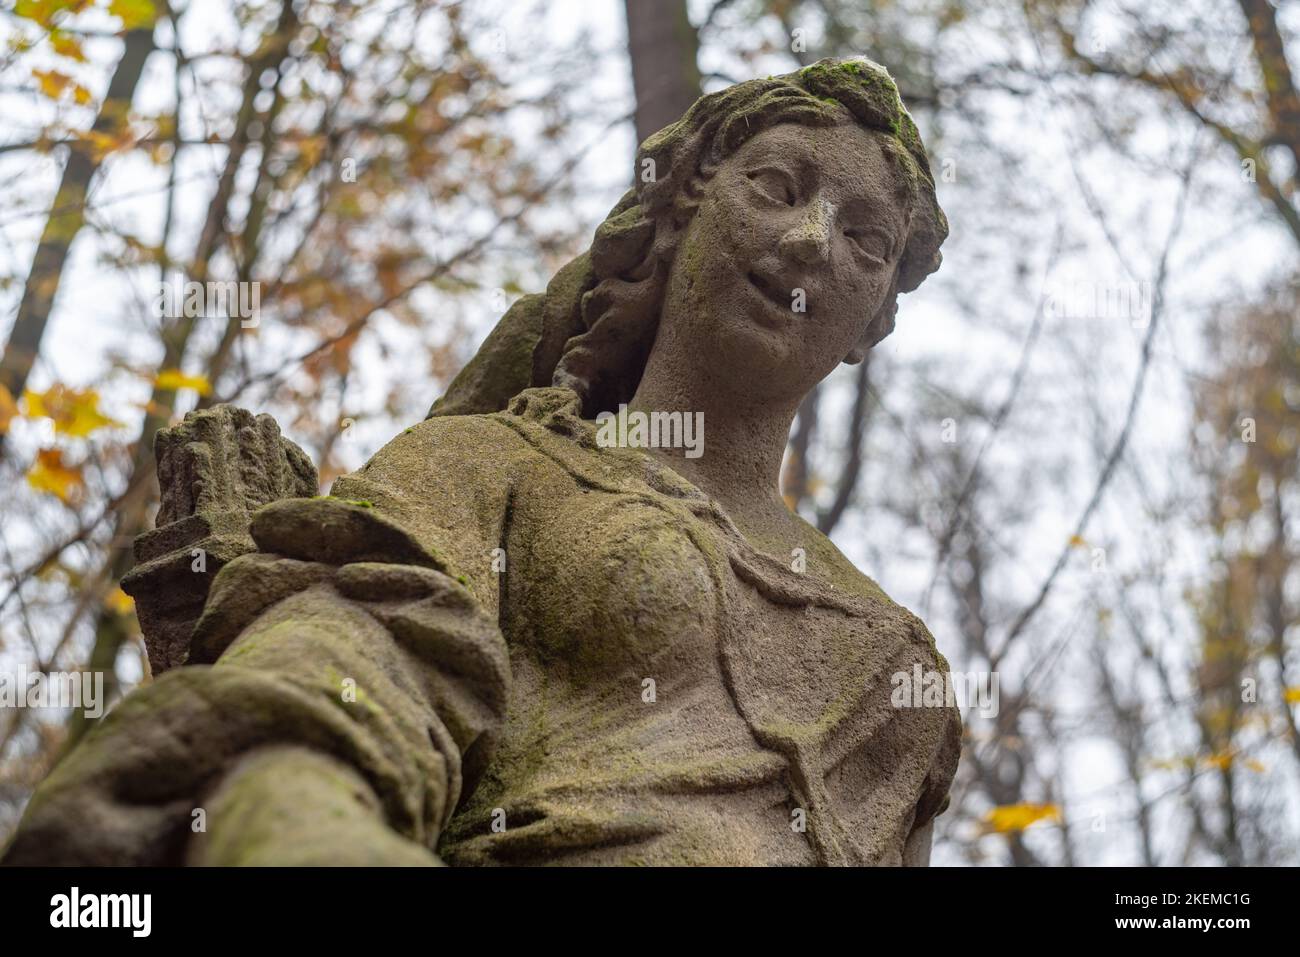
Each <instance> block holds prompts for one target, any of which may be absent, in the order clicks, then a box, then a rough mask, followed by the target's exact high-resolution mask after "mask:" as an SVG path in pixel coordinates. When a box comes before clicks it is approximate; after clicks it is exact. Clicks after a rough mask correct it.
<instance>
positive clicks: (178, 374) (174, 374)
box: [153, 369, 212, 395]
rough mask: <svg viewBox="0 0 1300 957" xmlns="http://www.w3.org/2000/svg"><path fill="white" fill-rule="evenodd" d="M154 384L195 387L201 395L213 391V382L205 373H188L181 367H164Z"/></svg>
mask: <svg viewBox="0 0 1300 957" xmlns="http://www.w3.org/2000/svg"><path fill="white" fill-rule="evenodd" d="M153 384H154V385H156V386H157V387H158V388H160V389H171V390H173V391H175V390H177V389H193V390H194V391H195V392H197V393H198V394H199V395H207V394H208V393H210V392H211V391H212V383H211V382H209V381H208V377H207V376H205V375H186V374H185V373H184V372H182V371H181V370H180V369H164V370H163V371H162V372H160V373H158V377H157V378H156V379H154V380H153Z"/></svg>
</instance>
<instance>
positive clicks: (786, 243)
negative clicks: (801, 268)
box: [781, 196, 835, 266]
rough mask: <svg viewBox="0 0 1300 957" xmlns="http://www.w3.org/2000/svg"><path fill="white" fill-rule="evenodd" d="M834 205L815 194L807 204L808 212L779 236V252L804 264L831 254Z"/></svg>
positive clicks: (811, 263) (817, 260)
mask: <svg viewBox="0 0 1300 957" xmlns="http://www.w3.org/2000/svg"><path fill="white" fill-rule="evenodd" d="M834 220H835V207H834V206H832V205H831V203H830V202H829V201H828V200H825V199H823V198H822V197H820V196H817V197H815V198H814V199H813V201H812V202H811V203H809V204H808V212H807V214H806V215H805V216H804V217H803V219H802V220H800V221H799V222H798V223H797V224H795V225H794V226H793V227H792V228H791V229H790V231H789V232H787V233H786V234H785V235H784V236H782V237H781V252H782V253H783V254H785V255H787V256H793V257H794V258H795V259H796V260H798V261H799V262H801V263H804V264H805V265H809V266H811V265H814V264H815V263H819V262H825V261H826V260H827V259H829V258H830V254H831V229H832V226H833V223H834Z"/></svg>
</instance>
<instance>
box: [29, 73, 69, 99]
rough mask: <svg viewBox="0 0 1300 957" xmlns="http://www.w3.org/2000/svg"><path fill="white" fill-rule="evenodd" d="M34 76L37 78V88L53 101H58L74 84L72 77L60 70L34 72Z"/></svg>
mask: <svg viewBox="0 0 1300 957" xmlns="http://www.w3.org/2000/svg"><path fill="white" fill-rule="evenodd" d="M32 76H33V77H34V78H35V80H36V84H37V86H39V87H40V88H41V92H42V93H44V94H45V95H46V96H48V97H49V98H50V99H51V100H57V99H58V98H59V97H61V96H63V91H64V90H66V89H67V88H68V87H69V86H70V85H71V84H72V82H73V80H72V77H70V76H68V75H67V74H66V73H60V72H59V71H58V70H32Z"/></svg>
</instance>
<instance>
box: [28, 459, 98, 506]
mask: <svg viewBox="0 0 1300 957" xmlns="http://www.w3.org/2000/svg"><path fill="white" fill-rule="evenodd" d="M27 484H28V485H30V486H31V487H32V488H34V489H36V490H37V491H38V492H45V493H46V494H48V495H54V496H56V497H57V498H58V499H59V500H60V501H62V502H65V503H71V502H72V501H73V500H74V499H75V498H76V497H77V496H78V495H79V494H80V492H81V490H82V489H83V488H84V487H85V485H86V483H85V480H83V479H82V477H81V469H79V468H75V467H73V466H68V465H64V464H63V451H62V450H61V449H41V451H39V452H37V453H36V463H35V464H34V465H33V466H32V467H31V469H29V470H28V472H27Z"/></svg>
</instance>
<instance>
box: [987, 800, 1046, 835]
mask: <svg viewBox="0 0 1300 957" xmlns="http://www.w3.org/2000/svg"><path fill="white" fill-rule="evenodd" d="M1042 820H1052V821H1060V820H1061V808H1060V806H1059V805H1056V804H1025V803H1021V804H1002V805H999V806H998V807H995V808H992V809H991V810H990V811H989V812H988V813H987V814H986V815H984V823H985V825H987V826H988V827H989V828H990V829H992V830H993V831H995V832H996V833H998V834H1005V833H1008V832H1010V831H1023V830H1024V829H1025V828H1027V827H1029V826H1030V825H1031V824H1034V823H1036V822H1038V821H1042Z"/></svg>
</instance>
